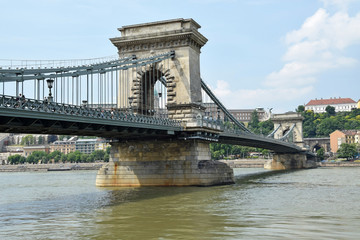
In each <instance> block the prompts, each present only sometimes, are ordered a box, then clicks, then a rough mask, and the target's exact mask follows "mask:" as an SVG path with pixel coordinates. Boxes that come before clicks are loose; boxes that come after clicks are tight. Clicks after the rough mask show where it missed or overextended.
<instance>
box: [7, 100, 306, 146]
mask: <svg viewBox="0 0 360 240" xmlns="http://www.w3.org/2000/svg"><path fill="white" fill-rule="evenodd" d="M0 116H1V117H0V132H4V133H33V134H59V135H80V136H99V137H104V138H110V139H123V140H136V139H146V138H148V139H154V138H156V139H177V138H187V139H191V138H200V139H201V138H204V134H200V135H199V136H196V135H194V132H193V131H186V130H185V129H184V128H183V127H182V125H181V122H179V121H174V120H171V119H164V118H156V117H151V116H142V115H135V114H131V113H129V112H121V111H112V110H102V109H100V108H97V109H95V108H87V107H85V106H76V105H66V104H59V103H54V102H52V103H46V102H44V101H41V100H34V99H25V100H19V99H17V98H15V97H11V96H4V95H0ZM215 122H216V121H213V124H214V123H215ZM204 124H208V123H206V122H205V123H204ZM215 124H216V123H215ZM219 129H222V130H223V131H222V132H221V133H220V134H216V133H215V134H214V133H210V134H209V133H208V132H207V133H205V135H210V136H211V139H210V140H212V141H218V142H219V143H224V144H233V145H242V146H249V147H259V148H265V149H270V150H273V151H274V152H277V153H299V152H303V150H302V149H301V148H300V147H298V146H296V145H294V144H293V143H289V142H285V141H281V140H276V139H273V138H268V137H265V136H261V135H256V134H253V133H248V132H244V131H240V130H237V132H235V130H231V129H224V128H223V127H220V128H219Z"/></svg>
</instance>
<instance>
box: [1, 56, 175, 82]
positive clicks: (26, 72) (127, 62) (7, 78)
mask: <svg viewBox="0 0 360 240" xmlns="http://www.w3.org/2000/svg"><path fill="white" fill-rule="evenodd" d="M174 56H175V51H171V52H167V53H164V54H160V55H155V56H151V57H147V58H142V59H136V57H135V56H132V57H128V58H123V59H119V60H116V61H108V62H103V63H99V64H92V65H83V66H76V67H59V68H38V69H27V68H20V69H1V68H0V82H15V81H17V82H22V81H25V80H36V79H37V80H43V79H45V78H57V77H79V76H84V75H89V74H104V73H106V72H112V71H118V70H126V69H129V68H135V67H138V66H145V65H147V64H153V63H156V62H161V61H163V60H166V59H169V58H173V57H174Z"/></svg>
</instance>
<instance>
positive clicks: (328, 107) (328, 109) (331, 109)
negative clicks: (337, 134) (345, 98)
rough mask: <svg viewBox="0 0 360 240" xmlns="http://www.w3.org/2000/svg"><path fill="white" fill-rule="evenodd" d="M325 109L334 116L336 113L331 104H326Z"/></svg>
mask: <svg viewBox="0 0 360 240" xmlns="http://www.w3.org/2000/svg"><path fill="white" fill-rule="evenodd" d="M325 111H326V112H327V113H328V114H329V115H330V116H334V115H335V114H336V113H335V107H333V106H330V105H328V106H326V108H325Z"/></svg>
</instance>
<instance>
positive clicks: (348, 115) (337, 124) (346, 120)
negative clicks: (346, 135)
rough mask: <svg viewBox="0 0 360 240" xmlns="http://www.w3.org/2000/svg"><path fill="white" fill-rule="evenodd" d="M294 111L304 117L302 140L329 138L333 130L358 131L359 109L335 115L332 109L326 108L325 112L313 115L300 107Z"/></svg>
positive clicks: (359, 128)
mask: <svg viewBox="0 0 360 240" xmlns="http://www.w3.org/2000/svg"><path fill="white" fill-rule="evenodd" d="M296 111H297V112H299V113H301V114H302V116H303V117H304V121H303V133H304V138H314V137H329V134H330V133H332V132H334V131H335V130H350V129H357V130H360V109H353V110H352V111H351V112H337V113H336V112H335V108H334V107H331V106H327V107H326V112H324V113H314V112H313V111H311V110H307V111H305V108H304V106H303V105H300V106H298V108H297V109H296Z"/></svg>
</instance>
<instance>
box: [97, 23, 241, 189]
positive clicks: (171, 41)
mask: <svg viewBox="0 0 360 240" xmlns="http://www.w3.org/2000/svg"><path fill="white" fill-rule="evenodd" d="M199 28H200V25H199V24H197V23H196V22H195V21H194V20H192V19H175V20H168V21H161V22H153V23H145V24H138V25H131V26H124V27H122V28H120V29H119V30H120V32H121V37H118V38H112V39H110V40H111V42H112V43H113V44H114V45H115V46H116V47H117V48H118V53H119V56H120V57H131V56H133V55H136V57H137V58H138V59H139V58H145V57H149V55H159V54H162V53H168V52H170V51H175V56H174V57H173V59H171V60H169V61H167V62H166V66H164V65H161V64H153V65H152V66H142V67H141V69H140V70H139V69H137V68H132V69H129V71H131V72H130V73H129V74H127V75H128V78H127V79H126V80H127V82H128V83H129V84H131V90H129V91H131V92H128V94H127V95H129V96H130V97H129V100H130V98H131V100H133V102H132V103H133V104H134V105H135V106H137V109H139V106H144V100H143V99H144V98H143V97H142V96H143V95H145V96H148V95H150V94H153V93H151V91H153V90H152V89H151V87H150V88H149V89H146V88H145V89H146V90H145V91H147V92H145V93H144V90H143V89H144V88H141V87H139V84H143V82H144V81H145V82H146V78H144V77H142V76H147V74H148V72H149V71H153V70H155V72H160V75H159V76H163V77H165V79H166V88H167V110H168V116H169V118H172V119H174V120H180V121H183V123H184V125H183V126H184V127H185V128H184V129H185V130H186V131H187V132H189V133H190V134H193V133H199V132H206V134H208V133H209V134H212V133H218V132H219V131H220V130H219V129H217V128H207V129H206V130H204V129H205V128H204V127H203V124H202V122H201V119H202V116H203V115H204V110H205V107H203V106H202V105H201V103H202V95H201V79H200V49H201V47H202V46H204V44H205V43H206V42H207V39H206V38H205V37H204V36H203V35H201V34H200V33H199V32H198V29H199ZM159 76H156V78H157V79H158V77H159ZM162 80H163V78H162ZM156 81H157V80H156ZM151 84H153V82H151ZM148 85H149V84H148ZM141 94H142V95H141ZM119 95H120V94H119ZM145 99H148V98H147V97H145ZM120 100H121V99H120ZM122 100H123V101H126V99H122ZM131 107H132V106H131ZM140 109H141V108H140ZM137 111H138V110H137ZM137 113H143V110H140V112H137ZM173 134H175V133H173ZM209 145H210V142H209V140H207V138H197V137H196V136H195V137H190V138H189V137H178V136H175V135H173V136H170V137H168V138H159V139H157V138H156V135H154V136H153V137H152V138H147V139H143V138H141V139H133V140H128V141H124V140H122V139H118V140H117V141H113V142H112V143H111V153H110V161H109V163H108V164H107V165H104V166H103V167H102V168H101V169H100V170H99V172H98V175H97V178H96V185H97V186H112V187H114V186H186V185H201V186H208V185H219V184H229V183H233V182H234V179H233V171H232V169H231V168H230V167H228V166H227V165H226V164H224V163H221V162H217V161H216V162H215V161H211V154H210V147H209Z"/></svg>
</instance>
